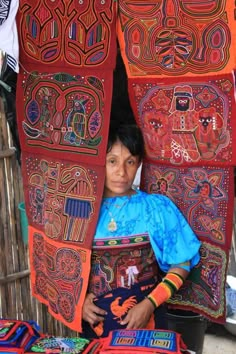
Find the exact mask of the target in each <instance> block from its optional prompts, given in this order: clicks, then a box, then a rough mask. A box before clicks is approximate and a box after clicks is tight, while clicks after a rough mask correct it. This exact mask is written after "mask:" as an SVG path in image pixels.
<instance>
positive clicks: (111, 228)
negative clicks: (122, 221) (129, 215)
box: [108, 218, 117, 232]
mask: <svg viewBox="0 0 236 354" xmlns="http://www.w3.org/2000/svg"><path fill="white" fill-rule="evenodd" d="M108 230H109V231H111V232H113V231H116V230H117V223H116V222H115V220H114V219H113V218H111V221H110V222H109V224H108Z"/></svg>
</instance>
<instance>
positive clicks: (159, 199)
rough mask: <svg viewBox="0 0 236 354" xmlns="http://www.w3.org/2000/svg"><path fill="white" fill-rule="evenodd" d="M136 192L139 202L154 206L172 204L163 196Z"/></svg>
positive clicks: (140, 191)
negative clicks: (153, 204)
mask: <svg viewBox="0 0 236 354" xmlns="http://www.w3.org/2000/svg"><path fill="white" fill-rule="evenodd" d="M136 192H137V198H139V199H140V201H143V202H147V203H155V204H172V201H171V200H170V199H169V198H168V197H167V196H165V195H163V194H153V193H147V192H144V191H142V190H137V191H136Z"/></svg>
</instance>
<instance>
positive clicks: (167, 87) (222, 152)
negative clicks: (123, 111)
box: [129, 73, 236, 166]
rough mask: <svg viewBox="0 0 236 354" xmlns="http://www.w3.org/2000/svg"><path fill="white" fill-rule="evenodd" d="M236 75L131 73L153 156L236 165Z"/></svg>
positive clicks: (139, 119) (176, 162) (136, 106)
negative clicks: (187, 76) (235, 94)
mask: <svg viewBox="0 0 236 354" xmlns="http://www.w3.org/2000/svg"><path fill="white" fill-rule="evenodd" d="M234 80H235V78H234V75H233V74H232V73H230V74H228V75H226V74H224V75H218V76H214V75H211V76H210V75H209V76H208V77H207V78H206V77H200V78H196V77H193V78H191V79H190V78H186V77H184V78H182V79H181V82H180V79H179V78H178V79H177V78H168V80H166V79H164V78H157V77H156V78H154V77H153V78H146V77H145V78H136V79H133V78H130V79H129V97H130V101H131V105H132V108H133V111H134V114H135V117H136V119H137V122H138V124H139V126H140V127H141V129H142V131H143V135H144V139H145V145H146V153H147V157H148V158H149V159H151V160H153V161H156V162H157V163H159V162H161V163H167V164H168V163H171V164H173V165H184V164H187V165H191V164H193V163H194V164H199V165H202V164H207V165H215V164H216V163H217V164H218V165H225V166H228V165H229V164H230V165H235V164H236V147H235V144H233V141H235V139H236V121H235V119H233V117H234V115H235V109H236V105H235V98H234V89H235V85H234Z"/></svg>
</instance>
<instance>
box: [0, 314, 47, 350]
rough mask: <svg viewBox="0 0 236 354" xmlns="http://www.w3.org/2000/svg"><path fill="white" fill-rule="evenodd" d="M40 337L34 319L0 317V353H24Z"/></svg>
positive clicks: (40, 334)
mask: <svg viewBox="0 0 236 354" xmlns="http://www.w3.org/2000/svg"><path fill="white" fill-rule="evenodd" d="M42 337H43V335H42V333H40V328H39V326H38V325H37V323H35V322H34V321H19V320H7V319H0V353H8V352H10V353H19V354H21V353H24V351H27V350H28V349H29V348H30V347H31V345H32V344H33V343H34V342H35V341H36V340H37V339H39V338H42Z"/></svg>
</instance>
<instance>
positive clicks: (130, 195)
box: [102, 189, 140, 200]
mask: <svg viewBox="0 0 236 354" xmlns="http://www.w3.org/2000/svg"><path fill="white" fill-rule="evenodd" d="M133 191H134V193H132V194H126V195H116V196H111V197H103V198H102V199H103V200H108V199H116V198H123V199H125V198H133V197H135V196H137V195H138V194H139V192H140V191H139V190H138V189H137V190H133Z"/></svg>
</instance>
